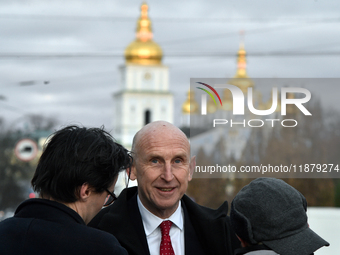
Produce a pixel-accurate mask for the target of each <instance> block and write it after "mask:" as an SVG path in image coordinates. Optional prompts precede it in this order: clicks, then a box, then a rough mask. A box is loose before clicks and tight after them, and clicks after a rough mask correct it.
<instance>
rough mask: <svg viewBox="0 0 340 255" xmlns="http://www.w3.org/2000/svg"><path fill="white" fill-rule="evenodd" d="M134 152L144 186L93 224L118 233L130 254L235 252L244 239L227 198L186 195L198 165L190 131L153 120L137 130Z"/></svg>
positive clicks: (136, 174) (134, 174) (135, 175)
mask: <svg viewBox="0 0 340 255" xmlns="http://www.w3.org/2000/svg"><path fill="white" fill-rule="evenodd" d="M132 153H133V159H134V160H133V166H132V168H131V169H130V170H129V172H128V174H129V175H130V179H131V180H137V182H138V187H133V188H127V189H125V190H123V191H122V193H121V194H120V196H119V197H118V199H117V201H116V202H115V203H114V204H113V205H112V206H110V207H108V208H105V209H103V210H102V211H101V212H100V213H99V214H98V215H97V216H96V217H95V219H94V220H93V221H92V222H91V223H90V224H89V225H90V226H93V227H97V228H99V229H101V230H104V231H107V232H109V233H112V234H113V235H114V236H115V237H116V238H117V239H118V240H119V242H120V244H121V245H122V246H123V247H124V248H125V249H127V251H128V252H129V254H130V255H131V254H136V255H137V254H138V255H141V254H146V255H147V254H151V255H153V254H157V255H158V254H161V255H163V254H168V255H171V254H176V255H184V254H195V255H197V254H221V255H222V254H223V255H228V254H229V255H232V254H233V251H234V249H235V248H238V247H239V246H240V243H239V241H238V240H237V238H236V236H235V234H234V232H232V230H231V227H230V224H229V217H228V216H227V212H228V204H227V202H225V203H223V204H222V205H221V207H220V208H219V209H217V210H213V209H209V208H206V207H202V206H200V205H198V204H196V203H195V202H193V201H192V200H191V199H190V198H189V197H188V196H186V195H185V192H186V190H187V187H188V183H189V181H190V180H191V179H192V175H193V171H194V168H195V157H192V158H190V145H189V141H188V139H187V137H186V136H185V134H184V133H183V132H182V131H181V130H180V129H178V128H177V127H175V126H174V125H172V124H170V123H168V122H165V121H156V122H152V123H150V124H148V125H146V126H144V127H143V128H142V129H141V130H140V131H139V132H137V134H136V135H135V137H134V139H133V145H132ZM166 236H170V239H169V238H167V237H166ZM163 252H164V253H163Z"/></svg>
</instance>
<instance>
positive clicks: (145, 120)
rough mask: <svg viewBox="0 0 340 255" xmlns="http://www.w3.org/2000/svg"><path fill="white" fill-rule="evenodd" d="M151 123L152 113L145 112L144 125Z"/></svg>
mask: <svg viewBox="0 0 340 255" xmlns="http://www.w3.org/2000/svg"><path fill="white" fill-rule="evenodd" d="M150 122H151V111H150V110H146V111H145V112H144V125H146V124H149V123H150Z"/></svg>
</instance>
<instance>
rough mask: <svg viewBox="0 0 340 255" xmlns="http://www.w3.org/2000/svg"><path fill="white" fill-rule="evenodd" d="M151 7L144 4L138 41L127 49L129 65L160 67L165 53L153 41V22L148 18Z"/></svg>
mask: <svg viewBox="0 0 340 255" xmlns="http://www.w3.org/2000/svg"><path fill="white" fill-rule="evenodd" d="M148 9H149V6H148V5H147V4H146V3H145V2H144V3H143V4H142V6H141V16H140V18H139V19H138V21H137V29H136V39H135V40H134V41H133V42H132V43H130V44H129V45H128V46H127V48H126V49H125V54H124V55H125V60H126V63H127V64H139V65H160V64H162V57H163V52H162V49H161V47H160V46H159V45H158V44H157V43H155V42H154V41H153V40H152V37H153V34H152V28H151V20H150V19H149V17H148Z"/></svg>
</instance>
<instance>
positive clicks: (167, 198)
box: [131, 122, 193, 218]
mask: <svg viewBox="0 0 340 255" xmlns="http://www.w3.org/2000/svg"><path fill="white" fill-rule="evenodd" d="M161 123H162V122H157V123H155V124H153V123H152V124H151V125H150V127H147V128H146V130H142V132H140V134H138V137H137V139H136V140H137V141H136V144H135V146H134V153H135V162H134V165H133V167H132V173H131V177H132V179H134V178H137V182H138V194H139V198H140V200H141V202H142V203H143V205H144V206H145V207H146V208H147V209H148V210H149V211H150V212H151V213H153V214H154V215H156V216H158V217H160V218H168V217H169V216H170V215H171V214H172V213H174V212H175V210H176V209H177V207H178V204H179V200H180V199H181V198H182V196H183V195H184V193H185V192H186V190H187V187H188V182H189V181H190V180H191V174H192V172H191V171H190V169H192V170H193V168H192V167H191V164H190V145H189V142H188V139H187V137H186V136H185V135H184V134H183V132H181V131H180V130H179V129H178V128H177V127H174V126H172V125H171V124H169V123H165V124H161Z"/></svg>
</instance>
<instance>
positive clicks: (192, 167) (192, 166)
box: [189, 156, 196, 181]
mask: <svg viewBox="0 0 340 255" xmlns="http://www.w3.org/2000/svg"><path fill="white" fill-rule="evenodd" d="M195 167H196V156H192V158H191V159H190V164H189V181H191V179H192V176H193V174H194V170H195Z"/></svg>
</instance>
